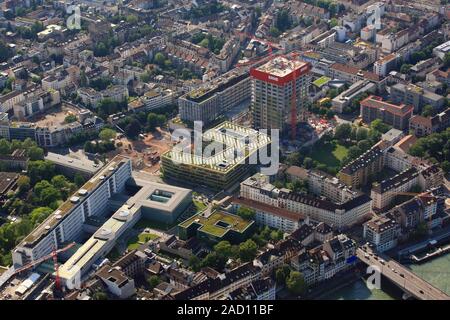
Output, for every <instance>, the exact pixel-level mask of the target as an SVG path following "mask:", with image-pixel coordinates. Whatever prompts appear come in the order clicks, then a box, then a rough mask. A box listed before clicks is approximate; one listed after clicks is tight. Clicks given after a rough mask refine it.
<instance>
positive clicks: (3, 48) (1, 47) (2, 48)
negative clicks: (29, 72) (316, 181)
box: [0, 40, 14, 62]
mask: <svg viewBox="0 0 450 320" xmlns="http://www.w3.org/2000/svg"><path fill="white" fill-rule="evenodd" d="M13 55H14V52H13V51H12V50H11V49H10V48H9V47H8V46H7V45H6V44H5V42H4V41H3V40H0V62H5V61H7V60H8V59H9V58H11V57H12V56H13Z"/></svg>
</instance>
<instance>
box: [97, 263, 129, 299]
mask: <svg viewBox="0 0 450 320" xmlns="http://www.w3.org/2000/svg"><path fill="white" fill-rule="evenodd" d="M96 276H97V277H99V278H100V280H102V281H103V282H104V283H105V285H106V287H107V288H108V290H109V291H110V292H111V293H112V294H113V295H115V296H116V297H118V298H120V299H127V298H130V297H131V296H132V295H134V294H135V293H136V288H135V285H134V280H133V279H132V278H129V277H128V276H127V275H125V273H124V272H123V271H122V270H120V268H116V267H112V266H110V265H104V266H103V267H102V268H101V269H100V270H98V271H97V272H96Z"/></svg>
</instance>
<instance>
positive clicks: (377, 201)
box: [370, 168, 419, 210]
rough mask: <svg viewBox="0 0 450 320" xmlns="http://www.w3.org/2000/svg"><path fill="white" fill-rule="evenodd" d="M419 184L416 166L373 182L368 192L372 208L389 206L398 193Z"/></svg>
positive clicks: (380, 208) (379, 208)
mask: <svg viewBox="0 0 450 320" xmlns="http://www.w3.org/2000/svg"><path fill="white" fill-rule="evenodd" d="M418 184H419V172H418V171H417V169H416V168H409V169H407V170H405V171H403V172H400V173H399V174H397V175H395V176H393V177H391V178H389V179H386V180H383V181H381V182H380V183H374V184H373V186H372V190H371V193H370V197H371V198H372V201H373V202H372V205H373V208H374V209H378V210H382V209H384V208H386V207H387V206H389V205H390V204H391V203H392V201H393V200H394V198H395V197H397V196H398V195H399V194H400V195H401V194H402V193H405V192H408V191H410V190H411V188H412V187H414V186H417V185H418Z"/></svg>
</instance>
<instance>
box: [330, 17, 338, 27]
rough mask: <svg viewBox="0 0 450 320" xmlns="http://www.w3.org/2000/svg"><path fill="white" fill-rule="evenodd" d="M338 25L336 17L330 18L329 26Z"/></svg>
mask: <svg viewBox="0 0 450 320" xmlns="http://www.w3.org/2000/svg"><path fill="white" fill-rule="evenodd" d="M338 25H339V21H338V19H336V18H331V20H330V27H331V28H334V27H337V26H338Z"/></svg>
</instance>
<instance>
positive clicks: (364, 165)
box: [339, 145, 385, 188]
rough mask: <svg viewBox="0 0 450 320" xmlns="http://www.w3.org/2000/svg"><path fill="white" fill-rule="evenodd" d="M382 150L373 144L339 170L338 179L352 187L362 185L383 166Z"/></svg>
mask: <svg viewBox="0 0 450 320" xmlns="http://www.w3.org/2000/svg"><path fill="white" fill-rule="evenodd" d="M384 163H385V160H384V153H383V150H382V149H381V148H380V147H379V146H378V145H375V146H373V147H372V148H371V149H369V150H368V151H366V152H364V153H363V154H362V155H361V156H359V157H358V158H356V159H355V160H353V161H352V162H350V163H349V164H347V165H346V166H344V167H343V168H342V169H341V170H340V171H339V179H340V180H341V181H342V182H344V183H345V184H346V185H348V186H351V187H353V188H358V187H361V186H364V185H365V184H366V183H367V182H368V180H369V177H370V176H372V175H373V174H375V173H377V172H379V171H380V170H381V169H382V168H383V166H384Z"/></svg>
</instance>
